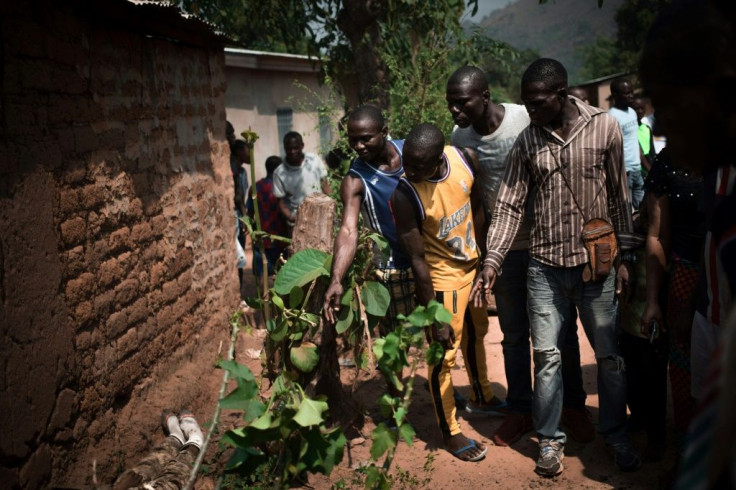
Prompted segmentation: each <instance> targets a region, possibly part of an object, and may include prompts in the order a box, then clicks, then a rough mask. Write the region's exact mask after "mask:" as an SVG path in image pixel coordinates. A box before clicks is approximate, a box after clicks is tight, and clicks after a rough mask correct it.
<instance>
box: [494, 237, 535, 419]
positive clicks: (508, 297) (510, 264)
mask: <svg viewBox="0 0 736 490" xmlns="http://www.w3.org/2000/svg"><path fill="white" fill-rule="evenodd" d="M528 267H529V252H527V251H526V250H512V251H510V252H509V253H508V254H507V255H506V258H505V259H504V261H503V265H502V266H501V274H500V275H499V276H498V277H497V278H496V283H495V284H494V286H493V292H494V294H495V296H496V306H497V308H498V323H499V326H500V327H501V332H502V333H503V340H502V341H501V348H502V350H503V363H504V369H505V371H506V383H507V386H508V394H507V395H506V402H507V403H508V406H509V412H511V413H520V414H531V412H532V376H531V364H532V359H531V354H530V351H529V347H530V344H529V317H528V316H527V312H526V281H527V278H526V276H527V268H528Z"/></svg>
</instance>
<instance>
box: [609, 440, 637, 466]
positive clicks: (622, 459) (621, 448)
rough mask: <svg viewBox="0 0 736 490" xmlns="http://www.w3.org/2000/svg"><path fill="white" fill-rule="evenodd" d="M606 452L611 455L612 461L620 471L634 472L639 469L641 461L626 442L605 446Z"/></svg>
mask: <svg viewBox="0 0 736 490" xmlns="http://www.w3.org/2000/svg"><path fill="white" fill-rule="evenodd" d="M606 446H607V447H608V450H609V451H610V452H611V453H612V454H613V461H614V462H615V463H616V466H618V469H619V470H621V471H636V470H638V469H639V468H641V459H639V455H638V454H636V451H634V448H632V447H631V444H629V443H628V442H617V443H615V444H606Z"/></svg>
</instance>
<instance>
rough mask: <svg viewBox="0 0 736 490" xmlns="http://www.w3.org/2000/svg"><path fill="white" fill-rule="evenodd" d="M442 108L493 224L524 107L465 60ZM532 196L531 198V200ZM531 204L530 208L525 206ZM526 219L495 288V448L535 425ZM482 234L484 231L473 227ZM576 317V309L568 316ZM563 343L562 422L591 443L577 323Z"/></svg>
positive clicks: (449, 84)
mask: <svg viewBox="0 0 736 490" xmlns="http://www.w3.org/2000/svg"><path fill="white" fill-rule="evenodd" d="M446 99H447V106H448V109H449V111H450V113H451V114H452V118H453V120H454V121H455V124H456V125H457V126H455V128H454V129H453V131H452V144H453V145H455V146H458V147H467V148H472V149H473V150H475V152H476V154H477V155H478V159H479V160H480V165H481V175H480V177H479V179H480V182H481V186H482V189H483V194H484V205H485V208H486V213H487V214H488V218H489V219H487V220H486V221H487V222H488V223H490V221H491V219H493V213H494V209H495V206H496V198H497V196H498V190H499V188H500V186H501V179H502V178H503V175H504V172H505V170H506V157H507V155H508V154H509V151H511V148H512V147H513V146H514V143H515V142H516V138H517V137H518V136H519V133H521V132H522V131H523V130H524V129H525V128H526V127H527V126H529V115H528V114H527V111H526V108H525V107H524V106H522V105H517V104H494V103H493V101H492V100H491V95H490V91H489V87H488V81H487V79H486V75H485V73H484V72H483V71H482V70H480V69H478V68H476V67H472V66H463V67H462V68H459V69H458V70H457V71H455V73H453V74H452V76H450V79H449V80H448V81H447V92H446ZM531 201H532V199H529V202H531ZM528 209H531V208H529V207H528ZM531 222H532V220H531V219H528V218H527V219H525V220H524V222H522V225H521V228H520V229H519V231H518V233H517V234H516V238H515V239H514V242H513V244H512V245H511V250H510V251H509V253H508V254H507V256H506V259H505V261H504V263H503V266H502V270H503V274H499V276H498V278H497V280H496V284H495V286H494V288H493V292H494V294H495V296H496V306H497V309H498V322H499V324H500V326H501V331H502V332H503V336H504V337H503V341H502V342H501V344H502V347H503V356H504V366H505V370H506V382H507V384H508V395H507V399H506V401H507V403H508V409H509V413H508V415H507V416H506V419H505V420H504V422H503V424H501V426H500V427H499V428H498V430H497V431H496V433H495V434H494V435H493V442H494V443H495V444H496V445H497V446H507V445H509V444H511V443H513V442H514V441H516V440H518V439H519V438H520V437H521V436H522V435H523V434H524V433H525V432H527V431H529V430H531V429H532V417H531V411H532V379H531V374H530V372H531V356H530V353H529V347H530V345H529V318H528V316H527V312H526V296H527V293H526V291H527V288H526V277H527V268H528V265H529V233H530V231H531ZM478 233H479V238H478V239H479V240H480V239H481V238H480V237H481V236H482V237H483V238H482V239H483V240H485V230H483V231H482V232H481V231H480V230H478ZM571 318H572V321H573V322H574V321H575V315H574V312H573V313H572V314H571ZM568 331H569V332H570V333H569V334H568V336H567V338H566V339H565V343H564V347H563V349H562V377H563V385H564V401H563V406H564V408H563V412H562V423H563V424H565V425H566V426H567V427H568V429H569V432H570V435H571V436H572V437H573V439H575V440H577V441H579V442H588V441H590V440H591V439H593V437H595V429H594V427H593V424H592V422H591V421H590V419H589V417H588V414H587V412H586V410H585V398H586V394H585V390H584V389H583V380H582V370H581V367H580V346H579V344H578V337H577V329H576V328H569V329H568Z"/></svg>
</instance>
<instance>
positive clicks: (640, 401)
mask: <svg viewBox="0 0 736 490" xmlns="http://www.w3.org/2000/svg"><path fill="white" fill-rule="evenodd" d="M648 343H649V341H648V340H647V339H644V338H641V337H635V336H634V335H631V334H630V333H627V332H622V333H621V338H620V345H621V356H622V357H623V358H624V363H625V364H626V386H627V395H626V403H627V404H628V406H629V410H630V411H631V417H630V418H629V424H628V429H629V430H641V429H643V428H644V426H645V424H646V413H647V411H648V407H647V399H648V397H647V390H648V389H649V387H648V386H647V385H648V383H647V379H646V378H647V377H648V372H647V367H648V366H647V363H646V360H645V356H646V353H647V344H648Z"/></svg>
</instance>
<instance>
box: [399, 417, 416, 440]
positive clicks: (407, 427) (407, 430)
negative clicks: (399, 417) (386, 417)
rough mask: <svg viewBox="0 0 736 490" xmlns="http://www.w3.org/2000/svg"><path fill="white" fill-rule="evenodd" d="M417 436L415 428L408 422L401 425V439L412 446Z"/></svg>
mask: <svg viewBox="0 0 736 490" xmlns="http://www.w3.org/2000/svg"><path fill="white" fill-rule="evenodd" d="M415 435H416V432H414V428H413V427H412V426H411V424H409V423H408V422H407V423H405V424H400V425H399V437H401V438H402V439H404V440H405V441H406V443H407V444H408V445H410V446H411V443H412V439H413V437H414V436H415Z"/></svg>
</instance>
